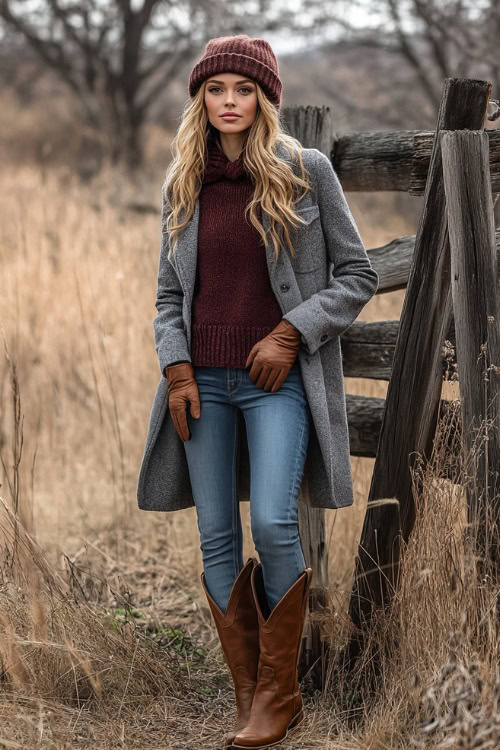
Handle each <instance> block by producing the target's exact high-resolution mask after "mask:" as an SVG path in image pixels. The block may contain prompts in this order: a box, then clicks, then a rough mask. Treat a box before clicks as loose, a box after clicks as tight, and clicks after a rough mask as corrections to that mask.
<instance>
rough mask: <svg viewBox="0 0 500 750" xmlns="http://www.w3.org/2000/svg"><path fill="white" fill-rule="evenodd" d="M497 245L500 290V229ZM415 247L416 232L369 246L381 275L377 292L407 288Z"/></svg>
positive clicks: (496, 233)
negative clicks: (383, 243) (378, 245)
mask: <svg viewBox="0 0 500 750" xmlns="http://www.w3.org/2000/svg"><path fill="white" fill-rule="evenodd" d="M495 247H496V253H497V257H498V265H497V277H496V278H497V284H498V287H499V292H500V229H497V230H495ZM414 248H415V235H414V234H410V235H405V236H403V237H397V238H396V239H394V240H391V242H388V243H387V245H382V246H380V247H374V248H368V250H367V252H368V254H369V256H370V263H371V264H372V265H373V267H374V269H375V270H376V272H377V273H378V277H379V285H378V289H377V294H384V293H387V292H394V291H396V290H397V289H405V287H406V286H407V284H408V276H409V274H410V268H411V262H412V258H413V250H414Z"/></svg>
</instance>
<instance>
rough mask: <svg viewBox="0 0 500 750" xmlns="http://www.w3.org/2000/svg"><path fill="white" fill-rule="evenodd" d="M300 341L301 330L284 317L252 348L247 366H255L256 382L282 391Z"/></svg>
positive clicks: (253, 372) (265, 387) (258, 384)
mask: <svg viewBox="0 0 500 750" xmlns="http://www.w3.org/2000/svg"><path fill="white" fill-rule="evenodd" d="M300 342H301V333H300V331H298V330H297V329H296V328H295V326H293V325H292V324H291V323H289V322H288V320H285V319H283V320H281V321H280V322H279V323H278V325H277V326H276V327H275V328H273V330H272V331H271V333H268V334H267V336H264V338H263V339H261V340H260V341H257V343H256V344H254V345H253V347H252V348H251V349H250V353H249V355H248V357H247V361H246V364H245V367H250V365H251V366H252V367H251V370H250V372H249V377H250V380H251V381H252V383H255V384H256V386H257V387H258V388H264V390H265V391H272V392H273V393H274V392H276V391H278V390H279V389H280V388H281V386H282V385H283V383H284V382H285V380H286V377H287V375H288V373H289V371H290V368H291V366H292V365H293V363H294V361H295V358H296V357H297V352H298V351H299V348H300ZM257 378H258V379H257ZM256 381H257V382H256Z"/></svg>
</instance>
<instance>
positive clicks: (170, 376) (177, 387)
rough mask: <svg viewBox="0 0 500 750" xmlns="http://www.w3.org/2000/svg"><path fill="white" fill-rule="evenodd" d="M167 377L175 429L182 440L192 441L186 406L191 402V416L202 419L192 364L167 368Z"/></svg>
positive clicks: (187, 363) (169, 404)
mask: <svg viewBox="0 0 500 750" xmlns="http://www.w3.org/2000/svg"><path fill="white" fill-rule="evenodd" d="M165 377H166V378H167V383H168V407H169V409H170V414H171V415H172V419H173V420H174V425H175V429H176V430H177V434H178V435H179V437H180V439H181V440H184V441H186V440H191V433H190V431H189V427H188V423H187V417H186V405H187V403H188V401H189V402H190V412H191V416H192V417H194V418H195V419H199V418H200V413H201V412H200V394H199V391H198V384H197V383H196V380H195V378H194V370H193V365H192V364H191V362H182V363H181V364H178V365H170V366H169V367H165Z"/></svg>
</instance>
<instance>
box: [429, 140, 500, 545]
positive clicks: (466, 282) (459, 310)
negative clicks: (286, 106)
mask: <svg viewBox="0 0 500 750" xmlns="http://www.w3.org/2000/svg"><path fill="white" fill-rule="evenodd" d="M440 139H441V151H442V159H443V177H444V187H445V195H446V206H447V214H448V227H449V235H450V252H451V289H452V297H453V310H454V316H455V326H456V337H457V346H456V352H457V362H458V375H459V382H460V395H461V408H462V421H463V437H464V447H465V449H466V455H467V456H469V455H471V454H472V452H473V451H474V447H475V446H476V449H475V454H476V455H475V461H474V464H475V468H474V483H473V484H470V485H468V486H467V488H466V489H467V499H468V512H469V521H470V523H471V524H472V526H471V529H472V531H473V534H474V538H475V540H476V543H477V550H476V552H477V553H478V555H479V556H481V555H482V554H483V552H484V551H485V550H486V547H487V544H488V540H487V525H488V524H487V513H488V512H491V513H492V516H493V517H494V518H496V517H497V516H498V512H499V507H498V502H499V496H500V495H499V489H500V428H499V425H500V310H499V307H500V305H499V299H500V296H499V295H498V287H497V284H496V283H492V279H495V280H496V279H497V274H498V260H497V252H496V245H495V224H494V217H493V201H492V197H491V187H490V174H489V154H488V148H489V144H488V137H487V135H486V133H485V132H484V131H481V130H480V131H471V130H460V131H456V132H451V131H444V132H442V133H441V134H440ZM483 420H488V421H491V425H490V426H489V427H488V429H487V430H486V429H485V427H486V424H485V423H484V422H483ZM486 436H488V439H487V441H486V443H485V444H484V445H483V441H484V439H485V437H486ZM478 447H479V448H480V450H478ZM493 504H496V506H497V507H492V506H493ZM497 554H498V552H497Z"/></svg>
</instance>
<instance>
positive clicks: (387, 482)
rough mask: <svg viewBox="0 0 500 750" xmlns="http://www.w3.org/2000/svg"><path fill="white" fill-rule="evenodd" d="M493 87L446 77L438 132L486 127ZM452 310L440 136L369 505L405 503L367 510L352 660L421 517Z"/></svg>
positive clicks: (353, 608)
mask: <svg viewBox="0 0 500 750" xmlns="http://www.w3.org/2000/svg"><path fill="white" fill-rule="evenodd" d="M490 92H491V84H490V83H489V82H487V81H478V80H469V79H464V78H462V79H452V78H447V79H446V80H445V84H444V89H443V96H442V100H441V105H440V108H439V114H438V121H437V127H436V134H438V133H439V132H440V131H441V130H443V129H446V130H457V129H462V128H469V129H478V128H481V127H483V124H484V119H485V116H486V111H487V106H488V101H489V97H490ZM451 311H452V306H451V292H450V253H449V243H448V230H447V217H446V206H445V197H444V189H443V179H442V166H441V150H440V148H439V139H438V138H434V143H433V151H432V156H431V161H430V167H429V176H428V179H427V184H426V189H425V200H424V208H423V212H422V215H421V217H420V221H419V225H418V230H417V234H416V239H415V249H414V253H413V260H412V267H411V271H410V276H409V279H408V288H407V292H406V296H405V300H404V305H403V311H402V315H401V322H400V327H399V332H398V338H397V342H396V351H395V355H394V363H393V368H392V375H391V379H390V381H389V385H388V392H387V398H386V401H385V409H384V417H383V421H382V428H381V431H380V436H379V444H378V450H377V458H376V460H375V467H374V472H373V476H372V482H371V486H370V492H369V498H368V502H369V503H373V502H374V501H376V500H381V501H383V500H384V499H386V498H387V499H390V498H395V499H397V501H398V503H397V504H379V505H371V506H369V508H368V510H367V513H366V516H365V520H364V525H363V530H362V534H361V542H360V546H359V550H358V556H357V559H356V573H355V581H354V586H353V592H352V597H351V602H350V615H351V618H352V620H353V623H354V624H355V625H356V626H357V627H358V628H359V630H358V631H357V632H355V633H354V635H353V639H352V641H351V643H350V646H349V654H348V656H349V660H350V661H352V662H354V661H355V659H356V656H357V655H359V651H360V649H361V647H362V643H363V630H364V628H365V627H366V626H368V625H369V622H370V620H371V616H372V613H373V609H374V608H376V607H379V606H387V605H388V604H389V603H390V601H391V598H392V595H393V592H394V591H395V589H396V587H397V581H398V571H399V559H400V554H401V545H400V542H401V539H403V540H405V541H406V540H407V539H408V537H409V535H410V533H411V530H412V528H413V523H414V516H415V508H414V501H413V495H412V482H411V473H410V468H411V467H412V466H413V464H414V462H415V459H416V453H422V454H423V455H424V456H430V454H431V450H432V443H433V438H434V433H435V427H436V421H437V415H438V406H439V402H440V396H441V385H442V378H441V347H442V345H443V342H444V339H445V334H446V331H447V330H448V328H449V326H450V320H451ZM377 567H378V569H377ZM365 571H367V572H366V573H365ZM368 571H370V572H368Z"/></svg>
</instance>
